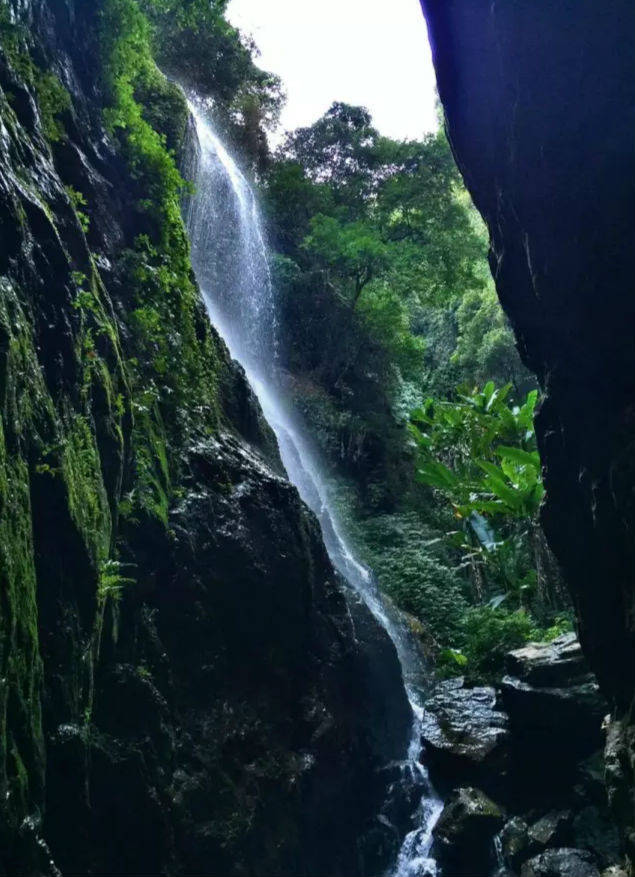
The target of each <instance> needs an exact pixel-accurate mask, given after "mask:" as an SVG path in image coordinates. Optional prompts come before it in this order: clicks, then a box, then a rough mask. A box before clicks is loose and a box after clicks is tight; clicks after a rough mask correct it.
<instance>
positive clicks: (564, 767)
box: [422, 634, 620, 877]
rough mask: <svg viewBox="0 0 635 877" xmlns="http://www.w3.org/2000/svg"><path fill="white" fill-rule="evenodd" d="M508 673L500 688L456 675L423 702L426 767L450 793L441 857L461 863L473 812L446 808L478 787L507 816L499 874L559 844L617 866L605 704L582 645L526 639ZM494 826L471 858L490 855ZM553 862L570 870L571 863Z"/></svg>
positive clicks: (566, 639)
mask: <svg viewBox="0 0 635 877" xmlns="http://www.w3.org/2000/svg"><path fill="white" fill-rule="evenodd" d="M506 669H507V670H508V673H509V674H511V673H514V674H515V675H513V676H512V675H507V676H506V677H505V678H504V680H503V682H502V685H501V689H494V688H483V687H477V688H467V687H465V686H464V682H463V680H461V679H455V680H450V681H447V682H442V683H440V684H439V685H438V686H437V687H436V689H435V690H434V691H433V693H432V695H431V697H430V698H429V699H428V701H427V703H426V707H425V713H424V719H423V728H422V733H423V744H424V751H425V762H426V764H427V765H428V766H429V769H430V775H431V778H432V780H433V781H434V783H435V784H436V787H437V788H438V789H440V790H441V791H442V792H445V791H446V790H448V789H450V788H453V787H454V788H455V792H453V793H452V794H451V795H450V796H449V801H448V807H447V808H446V811H444V813H445V817H444V820H443V821H440V823H439V824H440V826H441V828H440V829H439V830H440V831H441V838H440V840H439V850H440V856H441V858H442V859H446V860H447V861H448V862H449V863H450V870H449V873H453V871H452V868H458V867H462V866H460V865H459V864H457V863H455V862H452V856H453V854H454V847H455V846H456V847H457V848H458V849H459V850H461V849H463V853H461V854H460V855H462V856H464V857H465V859H466V861H467V860H468V859H469V857H470V855H471V853H470V849H469V845H470V843H472V839H471V835H470V833H469V831H467V830H466V831H464V830H463V828H462V827H461V826H462V824H463V815H464V811H465V810H469V808H467V807H459V806H458V805H457V804H454V806H452V807H450V806H449V805H450V804H451V803H452V802H454V799H455V798H456V797H457V792H456V787H457V786H458V787H464V786H465V785H466V784H467V783H475V782H477V781H478V783H479V789H483V791H478V796H479V797H480V796H481V795H483V794H484V793H487V795H490V796H491V798H492V800H493V801H495V802H496V805H497V806H498V807H499V808H501V809H504V811H505V812H506V813H507V821H506V822H505V825H504V826H503V828H502V831H500V833H499V835H498V838H497V840H496V843H497V844H498V849H499V851H500V856H499V859H500V861H501V862H502V863H503V866H502V867H503V869H502V870H499V871H497V872H496V873H497V875H499V877H503V874H505V873H508V871H506V870H504V869H511V871H510V872H509V873H512V872H513V873H514V874H518V873H519V872H520V870H521V868H522V867H524V865H525V863H527V862H528V861H529V860H530V859H532V860H533V859H534V858H536V857H539V856H540V855H542V854H543V853H546V852H550V853H553V852H554V851H560V850H561V848H565V847H566V848H574V849H575V850H577V851H582V852H583V854H584V866H585V867H586V865H587V864H589V863H590V864H591V865H592V866H593V868H595V869H596V870H598V869H601V868H607V867H609V866H612V865H614V864H615V863H616V862H618V861H619V858H620V851H619V843H618V837H617V831H616V828H615V825H614V824H613V823H612V822H611V819H610V814H609V811H608V799H607V788H606V786H605V785H604V781H603V777H604V770H605V767H604V765H605V762H604V759H603V757H602V750H601V744H602V734H601V731H600V726H601V722H602V716H603V715H604V713H605V711H606V709H607V705H606V702H605V701H604V700H603V698H602V696H601V695H600V694H599V692H598V690H597V684H596V683H595V681H594V678H593V676H592V675H591V674H590V672H589V668H588V665H587V663H586V662H585V660H584V657H583V655H582V652H581V650H580V646H579V643H578V642H577V641H576V639H575V637H574V636H573V635H570V634H567V635H565V636H562V637H559V638H558V639H556V640H554V641H553V642H552V643H549V644H544V643H530V644H529V645H527V646H526V647H524V648H522V649H517V650H516V651H513V652H511V653H509V654H508V655H507V657H506ZM607 770H610V767H609V765H608V763H607ZM475 794H476V793H475ZM458 797H459V798H460V797H461V795H460V794H459V795H458ZM459 816H460V817H461V818H459ZM445 822H447V823H448V826H447V827H446V828H444V827H443V825H444V823H445ZM498 827H500V826H498ZM494 829H496V830H498V829H497V828H496V826H495V825H494V824H493V823H492V824H489V825H488V824H485V823H483V825H482V830H481V831H480V833H479V840H478V842H477V850H476V852H475V853H474V855H477V856H479V857H483V856H489V855H490V854H491V852H492V850H493V849H494V845H495V838H494V833H495V831H494ZM487 832H489V835H488V837H487V839H486V838H485V834H486V833H487ZM576 855H577V854H576ZM483 861H484V859H483ZM541 861H542V860H541ZM554 861H555V862H556V864H557V865H558V867H560V866H561V865H562V867H563V868H564V867H565V866H566V867H570V866H571V862H570V857H569V858H565V859H563V860H562V861H561V860H560V858H558V857H557V856H556V857H555V859H554ZM549 862H551V859H548V861H547V865H549ZM575 862H576V863H577V859H576V860H575ZM558 863H560V864H558ZM534 864H536V863H534ZM547 865H545V867H547ZM532 867H533V865H532ZM541 867H542V866H541ZM549 867H551V865H549ZM553 867H556V865H553ZM571 867H572V866H571ZM576 867H577V864H576ZM473 873H476V872H473ZM483 873H486V872H485V871H483ZM548 873H551V872H548ZM553 873H554V874H559V873H560V871H557V870H556V871H554V872H553ZM563 873H568V872H567V871H566V869H565V871H563ZM583 873H584V872H583Z"/></svg>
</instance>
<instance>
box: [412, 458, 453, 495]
mask: <svg viewBox="0 0 635 877" xmlns="http://www.w3.org/2000/svg"><path fill="white" fill-rule="evenodd" d="M417 478H418V480H419V481H421V482H423V483H424V484H429V485H430V486H431V487H438V488H439V489H440V490H454V489H455V488H456V487H457V485H458V478H457V477H456V475H455V474H454V472H452V470H451V469H448V467H447V466H444V465H443V463H439V462H437V461H436V460H431V461H430V462H427V463H421V464H420V465H419V469H418V471H417Z"/></svg>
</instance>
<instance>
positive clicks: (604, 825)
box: [573, 805, 620, 868]
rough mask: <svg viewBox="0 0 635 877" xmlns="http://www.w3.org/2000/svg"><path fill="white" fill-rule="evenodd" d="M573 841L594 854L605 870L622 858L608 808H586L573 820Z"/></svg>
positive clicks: (615, 829)
mask: <svg viewBox="0 0 635 877" xmlns="http://www.w3.org/2000/svg"><path fill="white" fill-rule="evenodd" d="M573 841H574V843H575V845H576V847H580V849H584V850H587V851H588V852H590V853H592V854H593V855H594V856H595V857H596V859H597V860H598V862H599V863H600V865H601V866H602V867H603V868H606V867H609V866H610V865H613V864H614V863H615V862H617V861H619V858H620V843H619V836H618V832H617V827H616V826H615V825H614V824H613V823H612V822H611V821H610V819H609V814H608V812H607V809H606V807H604V808H600V807H596V806H595V805H591V806H588V807H584V808H583V809H582V810H580V811H579V812H578V813H576V815H575V818H574V820H573Z"/></svg>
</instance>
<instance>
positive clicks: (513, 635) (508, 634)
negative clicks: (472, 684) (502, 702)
mask: <svg viewBox="0 0 635 877" xmlns="http://www.w3.org/2000/svg"><path fill="white" fill-rule="evenodd" d="M536 634H537V631H536V629H535V626H534V622H533V621H532V619H531V616H530V615H529V613H528V612H526V611H525V610H524V609H518V610H516V611H515V612H509V611H507V610H506V609H502V608H499V609H494V608H492V607H491V606H476V607H474V608H472V609H470V610H469V611H468V612H467V613H466V615H465V618H464V621H463V631H462V648H461V652H462V654H463V655H464V656H465V658H466V666H465V668H464V669H465V672H466V673H467V675H468V677H469V678H470V679H472V680H474V681H478V682H480V681H491V680H493V679H495V678H496V677H497V676H500V674H501V672H502V670H503V664H504V660H505V655H506V654H507V652H509V651H511V650H512V649H518V648H520V647H521V646H524V645H525V643H527V642H529V640H531V639H533V638H534V637H535V636H536Z"/></svg>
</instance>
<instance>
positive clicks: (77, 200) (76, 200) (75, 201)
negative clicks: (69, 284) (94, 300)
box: [66, 186, 90, 285]
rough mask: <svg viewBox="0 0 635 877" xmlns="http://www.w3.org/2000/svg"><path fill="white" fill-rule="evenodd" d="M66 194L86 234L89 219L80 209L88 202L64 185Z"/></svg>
mask: <svg viewBox="0 0 635 877" xmlns="http://www.w3.org/2000/svg"><path fill="white" fill-rule="evenodd" d="M66 194H67V195H68V198H69V200H70V202H71V204H72V205H73V208H74V210H75V214H76V216H77V218H78V220H79V224H80V225H81V227H82V231H83V232H84V233H85V234H86V232H88V229H89V228H90V219H89V217H88V215H87V214H86V213H85V212H84V210H82V208H83V207H86V206H87V204H88V202H87V201H86V198H85V196H84V195H83V194H82V193H81V192H78V191H77V189H74V188H73V187H72V186H66ZM79 285H81V284H79Z"/></svg>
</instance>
